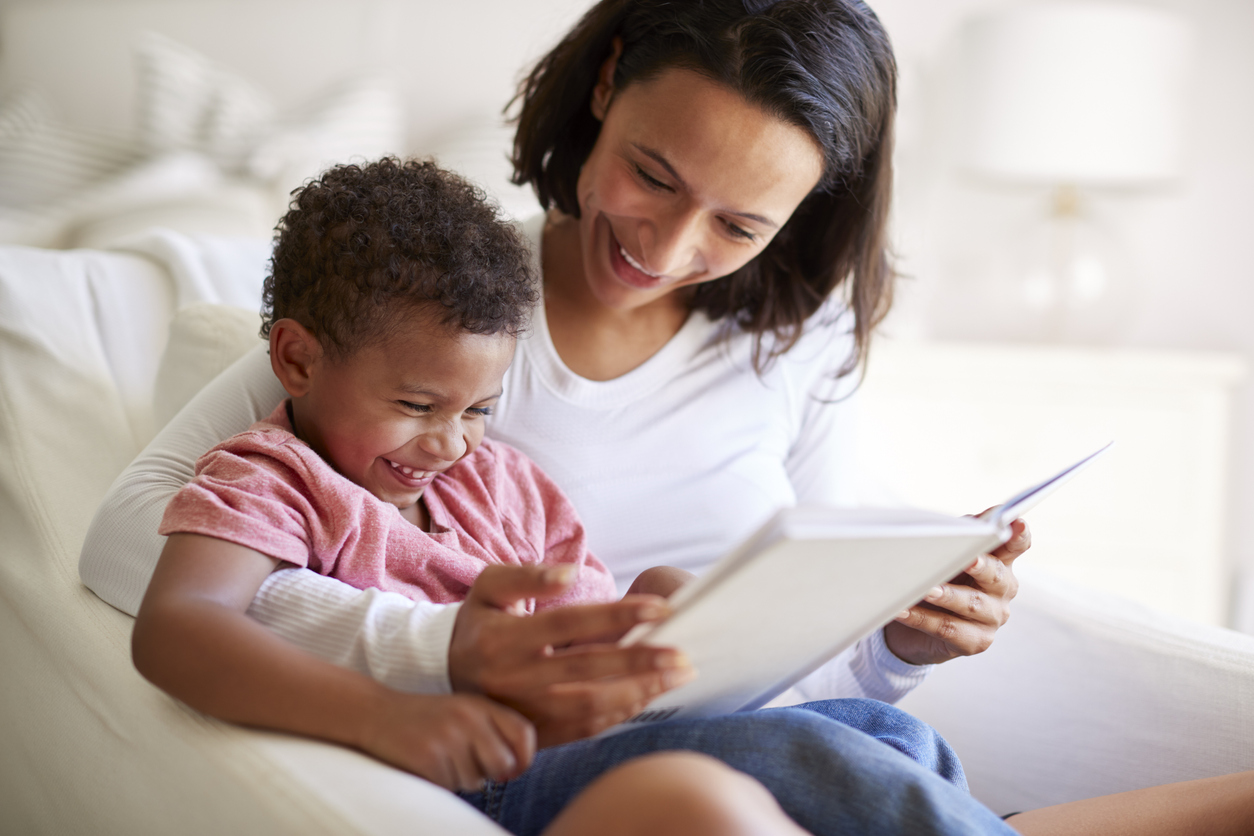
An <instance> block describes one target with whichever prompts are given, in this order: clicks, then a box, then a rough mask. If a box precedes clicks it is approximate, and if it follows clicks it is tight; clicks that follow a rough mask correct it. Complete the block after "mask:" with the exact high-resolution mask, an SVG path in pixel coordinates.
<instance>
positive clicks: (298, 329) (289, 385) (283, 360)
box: [270, 319, 322, 398]
mask: <svg viewBox="0 0 1254 836" xmlns="http://www.w3.org/2000/svg"><path fill="white" fill-rule="evenodd" d="M320 360H322V344H321V343H320V342H318V338H317V337H315V336H314V335H313V333H312V332H310V330H309V329H308V328H306V327H305V326H304V325H301V324H300V323H299V322H297V321H296V320H294V319H280V320H278V321H276V322H275V323H274V324H273V325H271V326H270V368H271V369H273V370H274V376H275V377H277V378H278V379H279V382H280V383H282V384H283V388H284V389H286V390H287V393H288V394H289V395H291V396H292V397H293V398H300V397H303V396H305V395H307V394H308V393H309V387H310V381H311V380H312V379H313V374H314V367H315V366H316V365H317V364H318V362H319V361H320Z"/></svg>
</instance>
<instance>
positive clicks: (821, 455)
mask: <svg viewBox="0 0 1254 836" xmlns="http://www.w3.org/2000/svg"><path fill="white" fill-rule="evenodd" d="M542 225H543V218H542V217H537V218H535V219H533V220H532V221H531V222H529V223H527V224H526V225H525V230H526V232H527V233H528V235H529V236H530V238H531V240H532V241H533V246H534V251H535V252H536V257H537V261H538V258H539V241H540V231H541V229H542ZM837 314H839V310H838V309H836V308H835V307H834V306H829V307H828V308H826V309H824V310H823V311H820V313H819V314H817V315H816V316H815V317H814V319H813V320H812V322H811V323H809V326H808V327H807V329H806V334H805V335H804V336H803V337H802V339H801V340H800V341H799V342H798V344H797V345H796V346H794V347H793V348H792V349H791V350H790V351H788V352H787V353H786V354H785V355H783V356H782V357H781V358H779V359H778V360H777V361H776V362H774V363H773V364H772V365H771V366H770V367H769V368H767V369H766V370H765V371H764V372H762V373H761V374H758V373H756V372H755V371H754V369H753V364H752V350H753V338H752V336H751V335H748V334H745V333H743V332H739V331H738V330H736V329H734V328H729V327H728V326H727V325H726V324H719V323H713V322H711V321H710V320H709V319H708V318H707V317H705V316H704V315H702V314H700V313H693V314H692V315H691V316H689V318H688V320H687V322H686V323H685V324H684V326H683V327H682V328H681V329H680V331H679V333H678V334H676V335H675V337H674V338H672V339H671V340H670V341H669V342H668V343H667V344H666V346H664V347H663V348H662V349H661V351H659V352H658V353H657V354H656V355H655V356H653V357H652V358H650V359H649V360H648V361H647V362H646V363H644V364H643V365H642V366H640V367H639V368H636V369H634V370H633V371H631V372H629V373H627V374H625V375H623V376H621V377H618V378H615V379H614V380H610V381H590V380H587V379H585V378H581V377H579V376H577V375H575V374H574V373H573V372H571V371H570V370H569V369H568V368H566V366H565V365H564V364H563V363H562V361H561V359H560V357H559V356H558V355H557V352H556V351H555V349H554V348H553V344H552V342H551V340H550V338H549V333H548V328H547V325H546V322H545V316H544V311H543V309H540V310H537V312H536V314H535V316H534V318H533V322H532V326H531V328H530V330H529V331H528V333H527V334H526V335H525V336H524V337H523V338H522V339H520V340H519V343H518V349H517V353H516V355H515V358H514V362H513V365H512V366H511V367H510V369H509V371H508V372H507V374H506V379H505V385H504V394H503V396H502V397H501V399H500V401H499V403H498V405H497V408H496V413H495V415H494V416H492V418H491V419H489V424H488V434H489V435H490V436H491V437H494V438H497V439H500V440H503V441H506V442H508V443H510V444H512V445H514V446H516V447H518V448H519V449H521V450H523V451H524V452H525V453H527V454H528V455H529V456H530V457H531V458H532V459H534V460H535V461H536V462H537V463H538V464H539V465H540V466H541V467H542V468H543V469H544V470H545V471H547V472H548V473H549V475H550V476H551V477H552V478H553V479H554V480H555V481H556V482H557V484H558V485H559V486H561V488H562V489H563V490H564V491H565V492H566V494H567V495H568V496H569V497H570V499H571V501H572V502H573V503H574V505H575V507H576V508H577V509H578V511H579V513H580V515H581V516H582V518H583V520H584V524H585V526H586V528H587V531H588V536H589V543H590V546H591V549H592V551H593V553H594V554H596V555H597V556H598V557H599V558H600V559H601V560H602V561H603V562H604V563H605V564H606V565H607V566H609V568H610V569H611V571H612V572H614V574H615V578H616V580H617V582H618V584H619V587H620V589H625V588H626V586H627V585H629V584H630V583H631V580H632V579H633V578H634V577H635V576H636V575H637V574H638V573H639V572H640V571H641V570H643V569H646V568H648V567H650V566H657V565H671V566H679V567H682V568H685V569H689V570H691V571H694V572H700V571H702V570H703V569H704V568H705V567H706V566H709V565H710V564H711V563H713V562H714V561H715V560H717V559H718V558H719V557H721V556H722V555H723V554H725V553H726V552H728V551H730V550H731V549H732V548H733V547H734V546H736V545H737V544H739V543H740V542H741V541H742V540H743V539H745V538H746V537H747V536H748V535H749V534H751V533H752V532H753V531H754V530H755V529H756V528H757V527H758V526H760V525H761V524H762V523H763V522H764V521H765V520H766V519H767V518H768V517H769V516H770V515H771V514H772V513H773V512H774V511H776V510H777V509H778V508H780V507H784V506H787V505H792V504H795V503H797V502H800V501H805V502H823V503H828V504H836V505H843V504H849V503H850V502H851V501H854V499H855V497H856V495H857V490H858V477H857V475H856V474H855V473H854V472H853V467H854V465H853V459H854V457H853V452H852V448H853V443H854V429H855V428H854V426H853V422H854V420H855V416H854V412H853V403H852V399H851V398H848V397H846V396H847V395H848V394H849V391H850V389H851V388H852V382H851V381H850V379H849V378H844V379H841V380H836V379H835V378H834V377H833V373H834V371H835V369H836V368H838V367H839V366H840V364H841V363H842V362H843V360H844V359H845V357H846V356H847V354H848V351H849V350H850V348H851V338H850V336H849V334H848V327H847V318H844V317H841V316H839V315H837ZM283 396H284V393H283V390H282V388H281V387H280V386H279V384H278V382H277V380H275V378H274V375H273V373H272V372H271V371H270V366H269V361H268V359H267V357H266V353H265V351H264V348H258V349H256V350H254V351H253V352H251V353H250V354H249V355H247V356H245V357H244V358H242V359H241V360H240V361H239V362H238V363H236V364H235V365H234V366H233V367H231V368H230V369H228V370H227V372H225V373H224V374H223V375H222V376H220V377H219V378H218V379H217V380H215V381H214V382H213V383H211V384H210V385H209V386H208V387H206V388H205V389H204V390H203V391H202V392H201V393H200V394H199V395H197V397H196V398H195V399H194V400H193V401H192V403H190V404H189V405H188V407H187V408H186V409H184V410H183V411H182V412H181V413H180V414H179V415H178V416H176V417H175V418H174V420H173V421H172V422H171V423H170V424H169V425H168V426H167V427H166V428H165V429H164V430H163V431H162V432H161V433H160V434H158V436H157V437H156V438H155V439H154V440H153V442H152V443H151V444H150V445H149V446H148V447H147V448H146V449H145V450H144V452H143V453H142V454H141V455H140V456H139V458H138V459H136V461H135V462H134V463H133V464H132V465H131V466H130V467H129V468H127V470H126V471H125V472H124V473H123V474H122V475H121V476H120V477H119V478H118V480H117V481H116V482H115V483H114V485H113V487H112V488H111V489H110V491H109V494H108V496H107V497H106V498H105V500H104V502H103V503H102V505H101V507H100V509H99V510H98V511H97V514H96V517H95V519H94V520H93V522H92V526H91V529H90V530H89V532H88V536H87V540H86V543H85V545H84V548H83V553H82V557H81V560H80V574H81V575H82V578H83V581H84V582H85V583H86V584H87V585H88V586H89V587H90V588H91V589H92V590H93V591H95V592H96V593H97V594H98V595H100V597H102V598H104V599H105V600H106V601H108V602H109V603H111V604H113V605H114V606H116V607H118V608H119V609H122V610H124V611H126V612H129V613H132V614H133V613H135V612H136V611H137V610H138V607H139V603H140V601H141V600H142V597H143V593H144V589H145V588H146V586H147V583H148V579H149V578H150V577H151V574H152V570H153V568H154V566H155V564H156V560H157V557H158V555H159V553H160V551H161V548H162V545H163V538H161V537H160V536H158V535H157V533H156V532H157V523H158V521H159V520H160V517H161V513H162V509H163V508H164V506H165V504H166V502H167V501H168V500H169V498H170V496H172V495H173V493H174V492H176V491H177V490H178V489H179V488H180V487H182V485H183V484H184V483H185V482H186V481H188V480H189V479H190V478H191V477H192V474H193V469H194V465H195V461H196V458H197V457H198V456H199V455H200V454H201V453H203V452H204V451H205V450H207V449H209V447H211V446H213V445H214V444H216V443H218V442H219V441H221V440H222V439H224V438H226V437H228V436H230V435H232V434H234V433H236V432H239V431H241V430H243V429H245V428H246V427H247V426H249V425H250V424H251V423H252V422H253V421H255V420H257V419H259V418H261V417H264V416H265V415H267V414H269V412H270V411H271V410H272V409H273V407H274V405H275V404H276V403H278V401H279V400H281V399H282V397H283ZM457 606H458V605H456V604H454V605H435V604H429V603H426V602H413V601H409V600H408V599H405V598H403V597H401V596H399V595H395V594H390V593H381V592H379V591H378V590H366V591H364V592H363V591H360V590H356V589H353V588H351V587H348V586H346V585H344V584H342V583H340V582H339V581H335V580H332V579H329V578H325V577H323V576H321V575H317V574H315V573H313V572H310V571H308V570H296V569H290V570H283V571H280V572H276V573H274V574H273V575H272V576H271V577H270V578H269V579H267V581H266V583H265V584H264V585H263V586H262V588H261V590H260V591H259V593H258V595H257V598H256V600H255V601H254V602H253V605H252V607H251V608H250V610H249V612H250V614H251V615H253V616H254V617H255V618H257V619H258V620H259V621H261V622H262V623H264V624H266V625H268V626H269V627H271V628H272V629H274V630H275V631H276V632H277V633H279V634H280V635H282V636H284V637H286V638H287V639H289V640H291V641H293V642H294V643H296V644H297V645H299V646H301V647H303V648H305V649H306V650H309V651H311V652H313V653H315V654H317V655H318V656H321V657H323V658H325V659H328V660H330V661H333V662H336V663H337V664H341V665H346V666H349V667H353V668H355V669H358V670H361V671H363V672H366V673H368V674H370V675H372V676H374V677H375V678H376V679H379V680H380V681H382V682H384V683H386V684H389V685H391V686H393V687H397V688H400V689H402V690H409V691H424V692H447V691H448V690H449V682H448V673H447V664H448V644H449V640H450V638H451V635H452V629H453V622H454V619H455V617H456V609H457ZM746 617H752V614H746ZM927 670H928V668H927V667H919V666H914V665H909V664H907V663H905V662H902V661H901V660H899V659H898V658H897V657H896V656H894V655H893V654H892V653H891V651H889V650H888V648H887V646H886V645H885V644H884V640H883V634H882V631H876V632H875V633H873V634H871V635H870V636H868V637H866V638H864V639H863V640H861V641H860V642H858V643H857V644H856V645H854V646H853V647H852V648H850V649H849V650H847V651H846V652H845V653H843V654H841V655H840V656H838V657H837V658H836V659H834V660H832V662H830V663H828V664H827V665H825V666H824V667H823V668H820V669H819V670H818V671H816V672H815V673H814V674H812V675H811V676H810V677H808V678H807V679H806V680H804V681H803V682H802V683H799V684H798V686H796V687H795V688H794V689H793V693H792V694H791V695H789V697H788V698H786V699H791V700H793V701H798V700H800V699H818V698H826V697H846V696H864V697H872V698H876V699H881V700H884V701H886V702H894V701H896V700H897V699H899V698H900V697H901V696H903V695H904V694H905V693H907V692H908V691H909V690H910V689H912V688H913V687H914V686H915V685H917V684H918V683H919V682H921V681H922V679H923V678H924V676H925V675H926V673H927Z"/></svg>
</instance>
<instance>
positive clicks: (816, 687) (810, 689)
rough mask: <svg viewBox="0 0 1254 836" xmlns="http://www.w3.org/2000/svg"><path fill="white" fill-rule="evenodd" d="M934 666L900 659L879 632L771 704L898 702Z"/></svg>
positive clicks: (837, 657)
mask: <svg viewBox="0 0 1254 836" xmlns="http://www.w3.org/2000/svg"><path fill="white" fill-rule="evenodd" d="M933 667H935V665H912V664H910V663H909V662H903V661H902V660H901V659H898V658H897V657H896V656H895V655H894V654H893V652H892V651H891V650H889V649H888V644H887V643H886V642H885V641H884V631H883V630H876V631H875V632H873V633H871V634H870V635H868V636H864V637H863V638H862V639H860V640H859V641H858V643H857V644H855V645H854V646H853V647H851V648H849V649H848V650H845V651H844V652H842V653H840V654H839V655H837V656H836V657H834V658H833V659H832V660H831V661H829V662H828V663H827V664H825V665H823V666H822V667H820V668H819V669H818V670H816V671H815V672H814V673H812V674H810V675H809V676H807V677H806V678H805V679H803V680H801V681H800V682H798V683H797V684H796V685H794V686H793V687H792V688H790V689H789V690H788V691H787V692H785V694H781V695H780V697H778V698H776V699H775V700H772V701H771V703H770V705H788V704H796V703H799V702H806V701H809V700H827V699H840V698H843V697H865V698H867V699H873V700H881V701H882V702H886V703H895V702H897V700H899V699H901V698H902V697H904V696H905V695H906V694H908V693H910V692H911V691H913V690H914V689H915V688H917V687H918V686H919V685H920V684H921V683H922V682H923V680H924V679H926V678H927V675H928V673H930V672H931V670H932V668H933Z"/></svg>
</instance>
